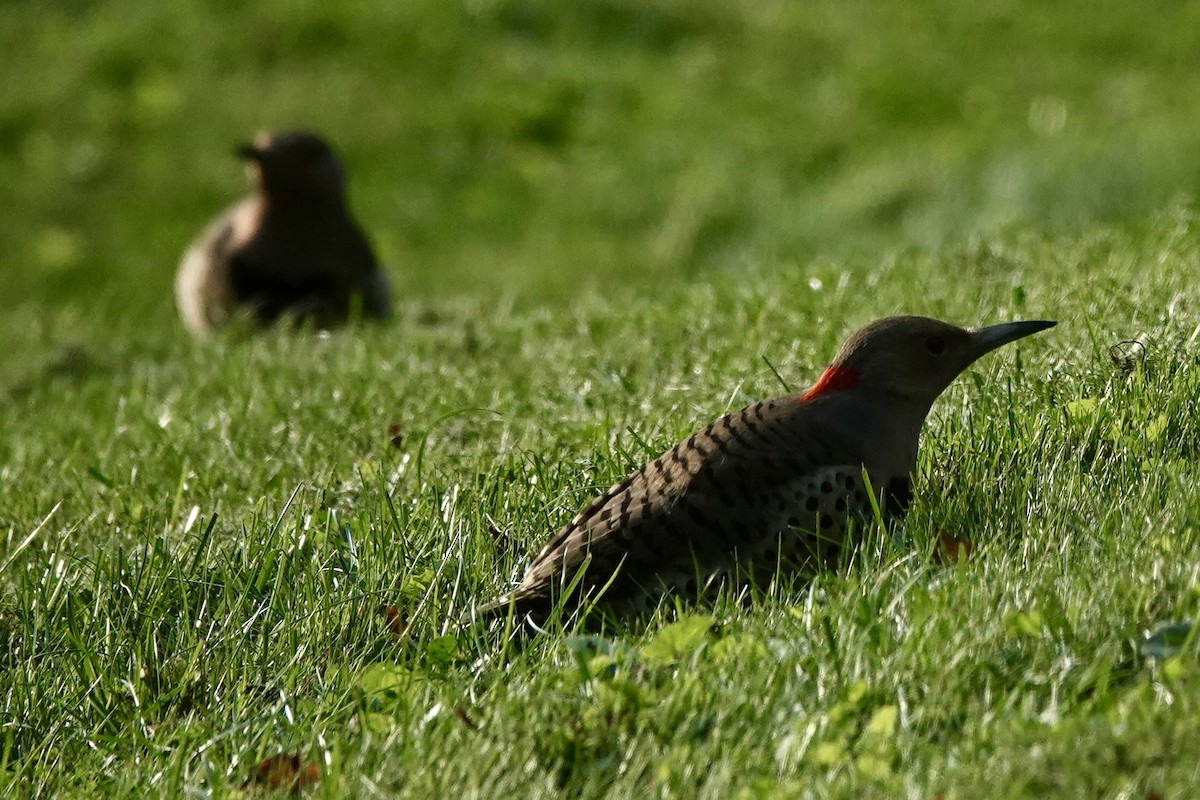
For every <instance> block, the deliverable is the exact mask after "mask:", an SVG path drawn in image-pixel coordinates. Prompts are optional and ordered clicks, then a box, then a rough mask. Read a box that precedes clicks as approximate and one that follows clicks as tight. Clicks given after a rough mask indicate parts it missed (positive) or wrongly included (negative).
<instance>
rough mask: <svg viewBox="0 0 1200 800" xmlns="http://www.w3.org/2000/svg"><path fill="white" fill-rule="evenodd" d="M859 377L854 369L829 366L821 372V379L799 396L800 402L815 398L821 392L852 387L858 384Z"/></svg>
mask: <svg viewBox="0 0 1200 800" xmlns="http://www.w3.org/2000/svg"><path fill="white" fill-rule="evenodd" d="M860 377H861V376H860V375H859V374H858V370H856V369H850V368H848V367H829V368H827V369H826V370H825V371H824V372H823V373H821V379H820V380H819V381H817V383H816V385H815V386H813V387H812V388H811V389H809V390H808V391H807V392H805V393H804V394H803V395H802V396H801V398H800V402H801V403H803V402H805V401H807V400H815V399H816V398H818V397H820V396H821V395H823V394H828V393H829V392H836V391H837V390H838V389H853V388H854V387H855V386H858V379H859V378H860Z"/></svg>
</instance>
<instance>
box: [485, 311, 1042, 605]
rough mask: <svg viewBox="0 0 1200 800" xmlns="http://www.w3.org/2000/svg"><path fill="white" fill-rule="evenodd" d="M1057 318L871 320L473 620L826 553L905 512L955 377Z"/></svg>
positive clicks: (633, 595) (692, 592) (708, 434)
mask: <svg viewBox="0 0 1200 800" xmlns="http://www.w3.org/2000/svg"><path fill="white" fill-rule="evenodd" d="M1053 325H1055V323H1054V322H1049V321H1030V322H1009V323H1004V324H1000V325H990V326H987V327H981V328H974V329H963V328H958V327H955V326H953V325H950V324H948V323H945V322H939V321H938V320H934V319H928V318H924V317H890V318H887V319H881V320H878V321H876V322H872V323H871V324H869V325H867V326H865V327H863V328H861V329H860V330H858V331H856V332H855V333H854V334H852V335H851V336H850V338H849V339H847V340H846V342H845V344H843V345H842V347H841V349H840V350H839V351H838V353H837V356H836V357H835V358H834V359H833V363H831V364H830V365H829V367H828V368H827V369H826V370H825V371H824V373H823V374H822V375H821V377H820V379H819V380H818V381H817V383H816V384H815V385H813V386H812V387H811V388H810V389H808V390H807V391H805V392H804V393H802V394H797V395H791V396H786V397H778V398H775V399H772V400H764V401H762V402H759V403H755V404H754V405H750V406H747V407H745V408H743V409H740V410H738V411H734V412H733V413H731V414H727V415H726V416H724V417H721V418H720V419H718V420H717V421H716V422H713V423H712V424H711V425H709V426H708V427H706V428H704V429H703V430H700V431H697V432H696V433H695V434H693V435H692V436H690V437H688V438H687V439H686V440H685V441H682V442H680V443H679V444H677V445H675V446H674V447H672V448H671V449H670V450H667V451H666V452H665V453H663V454H662V455H661V456H659V457H658V458H656V459H654V460H653V461H651V462H650V463H649V464H646V465H645V466H644V467H642V468H641V469H639V470H637V471H636V472H634V473H632V474H631V475H629V476H628V477H627V478H625V480H623V481H621V482H620V483H618V484H617V485H616V486H614V487H612V488H611V489H609V490H608V491H607V492H605V493H604V494H602V495H601V496H600V497H598V498H596V499H595V500H593V501H592V502H590V503H588V504H587V505H586V506H585V507H584V509H583V510H582V511H581V512H579V514H577V515H576V516H575V518H574V519H572V520H571V521H570V522H569V523H568V524H567V526H566V527H564V528H563V529H562V530H561V531H559V533H558V534H557V535H556V536H555V537H554V538H552V539H551V540H550V542H549V543H548V544H547V545H546V546H545V547H544V548H543V549H542V551H541V552H540V553H539V554H538V555H537V556H536V557H535V558H534V559H533V561H532V563H531V564H530V565H529V568H528V569H527V570H526V572H525V576H524V578H523V579H522V580H521V582H520V584H519V585H518V586H517V587H516V588H515V589H514V590H513V591H511V592H510V593H508V594H506V595H505V596H503V597H501V598H499V599H498V600H495V601H493V602H491V603H488V604H485V605H483V606H481V607H480V608H478V609H477V610H476V611H475V612H474V615H470V614H469V615H468V617H467V619H469V618H470V617H472V616H477V617H487V616H492V615H496V614H503V613H505V612H507V611H508V610H509V609H512V610H514V611H515V612H516V613H517V614H519V615H525V614H528V615H530V616H531V617H532V618H534V619H539V618H542V617H545V616H546V614H547V612H549V610H550V609H552V608H553V607H554V604H555V603H556V602H560V601H561V602H562V603H563V605H564V607H565V608H568V609H570V608H571V607H574V606H576V605H578V604H579V603H580V602H581V601H583V600H589V601H590V600H592V599H596V598H599V601H600V604H601V605H602V606H604V607H607V608H609V609H611V610H614V611H618V612H620V611H630V610H635V611H636V610H641V609H646V608H652V607H653V606H654V604H656V603H657V602H658V600H659V599H660V598H661V597H662V596H663V595H664V594H667V593H672V592H674V593H679V594H681V595H683V596H684V597H685V598H687V597H690V598H692V599H694V598H696V597H697V595H701V594H704V593H706V592H707V591H710V590H711V589H712V588H714V587H716V586H720V585H722V584H723V583H725V582H727V581H729V580H733V581H735V582H738V583H746V582H755V583H758V584H759V585H766V584H767V583H768V582H770V580H772V578H773V577H775V576H776V575H778V574H781V573H783V574H788V573H795V572H797V571H800V570H804V569H807V568H810V567H811V566H812V565H813V564H814V562H816V561H820V560H829V559H830V558H831V557H832V556H833V555H834V554H835V553H836V552H837V549H838V546H839V545H841V544H842V543H843V541H844V539H845V531H846V529H847V528H848V527H850V528H852V527H853V525H852V524H849V525H848V523H850V521H851V520H858V521H859V522H860V523H867V522H869V520H870V519H871V518H872V517H873V515H874V509H873V506H872V497H871V495H872V494H873V495H874V505H875V507H878V508H879V510H880V512H881V515H882V517H883V518H884V520H885V521H887V520H889V519H896V518H898V517H899V516H902V515H903V514H904V512H905V511H906V510H907V507H908V504H909V501H910V499H911V490H910V476H911V475H912V473H913V470H914V468H915V466H916V460H917V445H918V439H919V436H920V431H921V427H922V425H923V424H924V422H925V418H926V416H927V415H928V414H929V409H930V407H931V406H932V405H933V401H934V400H936V399H937V397H938V395H940V394H941V393H942V391H943V390H945V389H946V387H947V386H949V385H950V383H951V381H953V380H954V378H955V377H956V376H957V375H958V374H959V373H961V372H962V371H963V370H964V369H966V368H967V367H968V366H969V365H970V364H971V363H973V362H974V361H975V360H976V359H978V358H979V357H980V356H983V355H984V354H986V353H989V352H991V351H992V350H995V349H996V348H998V347H1000V346H1002V345H1005V344H1007V343H1009V342H1012V341H1015V340H1017V339H1020V338H1021V337H1024V336H1028V335H1030V334H1032V333H1036V332H1038V331H1041V330H1045V329H1046V328H1049V327H1052V326H1053ZM864 478H865V480H864Z"/></svg>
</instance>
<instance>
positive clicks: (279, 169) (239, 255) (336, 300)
mask: <svg viewBox="0 0 1200 800" xmlns="http://www.w3.org/2000/svg"><path fill="white" fill-rule="evenodd" d="M237 154H238V155H239V156H241V157H242V158H244V159H245V160H246V161H247V163H248V165H249V167H248V172H249V174H250V179H251V182H252V183H253V184H254V189H255V191H254V193H253V194H252V195H250V196H249V197H247V198H246V199H245V200H243V201H242V202H240V203H238V204H237V205H235V206H233V207H232V208H230V209H229V210H228V211H226V212H225V213H224V214H222V215H221V216H220V217H218V218H217V219H216V220H215V221H214V222H213V223H212V224H210V225H209V226H208V228H207V229H206V230H205V231H204V232H203V233H202V234H201V235H200V238H199V239H197V240H196V241H195V242H194V243H193V244H192V246H191V247H190V248H188V251H187V253H185V254H184V256H183V261H182V262H181V263H180V265H179V274H178V275H177V277H176V279H175V298H176V301H177V303H178V304H179V313H180V315H181V316H182V317H183V321H184V323H185V324H186V325H187V326H188V327H189V328H190V329H192V331H193V332H195V333H197V334H200V335H205V334H208V333H209V332H211V331H212V330H213V329H214V328H216V327H218V326H220V325H222V324H224V323H226V322H228V321H229V320H231V319H232V318H233V317H235V316H237V315H238V314H241V313H245V314H248V315H251V316H252V317H253V318H254V319H256V320H257V321H258V322H259V323H261V324H264V325H266V324H269V323H271V322H273V321H275V320H276V319H277V318H279V317H280V316H281V315H284V314H288V315H291V316H295V317H298V318H303V319H311V320H313V321H314V322H315V323H316V324H317V325H319V326H329V325H336V324H338V323H341V322H344V321H345V320H346V318H347V316H348V315H349V313H350V309H351V306H352V303H353V302H354V299H353V298H355V297H356V296H358V297H361V298H362V310H363V313H364V314H365V315H366V316H370V317H386V316H387V314H388V309H389V302H388V281H387V276H386V275H384V273H383V272H382V271H381V270H380V269H379V266H378V264H377V263H376V261H375V254H374V253H373V252H372V250H371V245H370V244H369V243H368V242H367V239H366V237H365V236H364V235H363V232H362V230H361V229H360V228H359V227H358V225H357V224H356V223H355V221H354V219H353V217H351V215H350V210H349V208H348V207H347V205H346V173H345V170H344V168H343V167H342V163H341V161H340V160H339V159H338V157H337V156H336V155H335V154H334V152H333V151H332V150H331V149H330V148H329V145H327V144H326V143H325V142H324V141H322V140H321V139H320V138H319V137H317V136H315V135H313V134H311V133H306V132H300V131H297V132H286V133H276V134H266V133H263V134H260V135H259V136H258V138H257V139H256V140H255V143H254V144H252V145H250V144H248V145H242V146H240V147H238V148H237Z"/></svg>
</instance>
